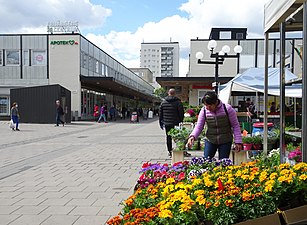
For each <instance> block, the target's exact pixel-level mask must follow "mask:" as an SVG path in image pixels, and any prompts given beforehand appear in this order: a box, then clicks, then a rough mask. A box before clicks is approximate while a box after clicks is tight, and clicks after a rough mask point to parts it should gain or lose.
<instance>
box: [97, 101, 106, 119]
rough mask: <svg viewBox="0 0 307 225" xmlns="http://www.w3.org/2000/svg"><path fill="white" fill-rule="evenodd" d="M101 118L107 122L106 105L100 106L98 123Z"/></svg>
mask: <svg viewBox="0 0 307 225" xmlns="http://www.w3.org/2000/svg"><path fill="white" fill-rule="evenodd" d="M101 119H103V121H104V122H105V123H107V118H106V105H102V106H101V108H100V117H99V119H98V121H97V122H98V123H100V121H101Z"/></svg>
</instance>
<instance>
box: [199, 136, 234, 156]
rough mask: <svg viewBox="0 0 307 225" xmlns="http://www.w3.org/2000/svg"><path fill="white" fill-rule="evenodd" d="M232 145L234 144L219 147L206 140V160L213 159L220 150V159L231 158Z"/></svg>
mask: <svg viewBox="0 0 307 225" xmlns="http://www.w3.org/2000/svg"><path fill="white" fill-rule="evenodd" d="M231 145H232V142H228V143H225V144H220V145H218V144H213V143H211V142H209V141H207V140H205V150H204V156H205V158H210V159H212V158H213V157H214V156H215V153H216V151H217V150H218V153H219V159H224V158H229V155H230V150H231Z"/></svg>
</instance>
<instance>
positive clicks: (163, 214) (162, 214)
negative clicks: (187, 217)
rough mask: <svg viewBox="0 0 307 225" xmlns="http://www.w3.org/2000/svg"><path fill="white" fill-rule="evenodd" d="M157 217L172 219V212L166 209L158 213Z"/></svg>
mask: <svg viewBox="0 0 307 225" xmlns="http://www.w3.org/2000/svg"><path fill="white" fill-rule="evenodd" d="M159 217H160V218H167V217H169V218H172V217H173V214H172V212H171V211H170V210H168V209H166V210H161V211H160V212H159Z"/></svg>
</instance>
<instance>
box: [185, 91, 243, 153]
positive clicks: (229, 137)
mask: <svg viewBox="0 0 307 225" xmlns="http://www.w3.org/2000/svg"><path fill="white" fill-rule="evenodd" d="M202 101H203V103H204V107H203V108H202V109H201V110H200V113H199V115H198V119H197V123H196V126H195V127H194V129H193V131H192V133H191V134H190V136H189V139H188V146H189V147H192V146H193V143H194V141H195V140H197V138H198V136H199V135H200V133H201V132H202V130H203V129H204V125H206V128H207V129H206V133H205V148H204V156H205V158H210V159H212V158H213V157H214V156H215V154H216V151H217V150H218V153H219V159H224V158H229V155H230V151H231V146H232V142H233V140H234V142H235V150H236V151H241V150H243V145H242V136H241V130H240V124H239V121H238V117H237V114H236V111H235V110H234V109H233V108H232V106H231V105H229V104H224V103H222V101H221V100H219V99H218V97H217V95H216V93H215V92H214V91H208V92H206V93H205V95H204V97H203V100H202Z"/></svg>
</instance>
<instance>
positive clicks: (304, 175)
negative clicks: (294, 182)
mask: <svg viewBox="0 0 307 225" xmlns="http://www.w3.org/2000/svg"><path fill="white" fill-rule="evenodd" d="M298 179H300V180H306V179H307V175H306V174H302V175H300V176H299V177H298Z"/></svg>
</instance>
